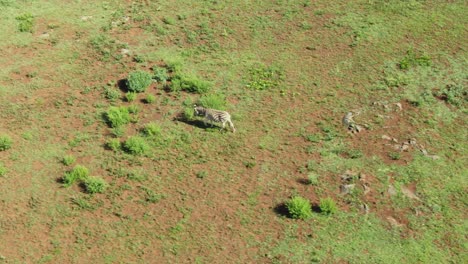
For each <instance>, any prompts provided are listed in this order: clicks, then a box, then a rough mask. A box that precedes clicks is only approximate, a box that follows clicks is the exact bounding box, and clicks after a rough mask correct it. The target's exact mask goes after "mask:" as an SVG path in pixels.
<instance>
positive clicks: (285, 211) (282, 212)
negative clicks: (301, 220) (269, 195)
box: [273, 203, 291, 218]
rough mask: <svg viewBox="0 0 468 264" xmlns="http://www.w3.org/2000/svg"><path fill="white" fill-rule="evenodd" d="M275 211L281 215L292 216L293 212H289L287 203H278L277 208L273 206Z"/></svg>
mask: <svg viewBox="0 0 468 264" xmlns="http://www.w3.org/2000/svg"><path fill="white" fill-rule="evenodd" d="M273 211H274V212H275V213H276V214H277V215H279V216H284V217H287V218H291V214H289V210H288V207H286V204H285V203H281V204H278V205H277V206H275V208H273Z"/></svg>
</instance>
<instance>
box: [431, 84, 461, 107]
mask: <svg viewBox="0 0 468 264" xmlns="http://www.w3.org/2000/svg"><path fill="white" fill-rule="evenodd" d="M438 95H439V96H440V97H442V98H443V99H444V100H446V101H447V102H448V103H449V104H451V105H454V106H462V104H463V103H466V102H467V101H468V90H467V89H466V88H465V87H464V86H463V85H461V84H459V85H448V86H446V87H445V88H444V89H443V90H441V91H440V92H439V94H438Z"/></svg>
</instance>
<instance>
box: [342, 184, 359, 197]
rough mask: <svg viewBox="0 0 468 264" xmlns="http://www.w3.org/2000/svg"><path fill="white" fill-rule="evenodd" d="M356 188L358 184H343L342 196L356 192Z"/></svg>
mask: <svg viewBox="0 0 468 264" xmlns="http://www.w3.org/2000/svg"><path fill="white" fill-rule="evenodd" d="M354 187H356V184H343V185H341V186H340V190H341V194H343V195H346V194H348V193H351V192H352V191H353V190H354Z"/></svg>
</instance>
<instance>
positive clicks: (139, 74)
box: [127, 71, 152, 99]
mask: <svg viewBox="0 0 468 264" xmlns="http://www.w3.org/2000/svg"><path fill="white" fill-rule="evenodd" d="M151 82H152V79H151V74H149V73H147V72H145V71H133V72H131V73H130V74H129V75H128V79H127V87H128V90H129V91H131V92H135V93H141V92H144V91H146V89H147V88H148V86H149V85H150V84H151ZM127 99H128V98H127Z"/></svg>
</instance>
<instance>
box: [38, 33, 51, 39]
mask: <svg viewBox="0 0 468 264" xmlns="http://www.w3.org/2000/svg"><path fill="white" fill-rule="evenodd" d="M39 37H40V38H49V37H50V35H49V33H47V32H44V33H42V34H41V35H39Z"/></svg>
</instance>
